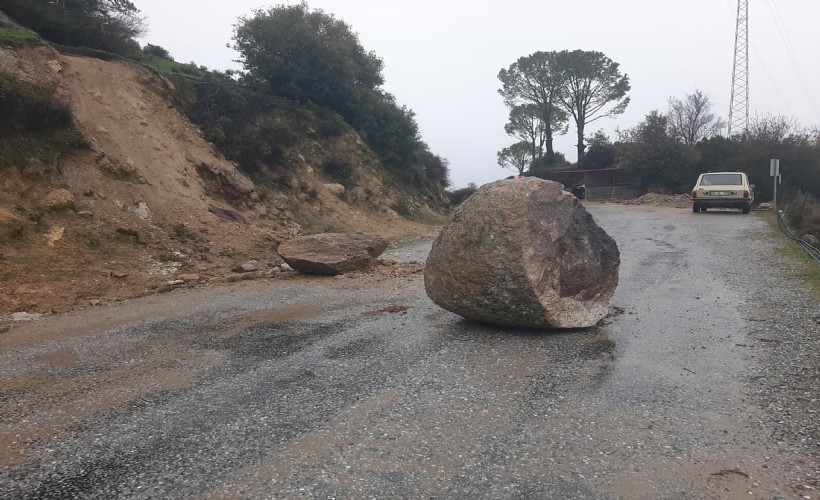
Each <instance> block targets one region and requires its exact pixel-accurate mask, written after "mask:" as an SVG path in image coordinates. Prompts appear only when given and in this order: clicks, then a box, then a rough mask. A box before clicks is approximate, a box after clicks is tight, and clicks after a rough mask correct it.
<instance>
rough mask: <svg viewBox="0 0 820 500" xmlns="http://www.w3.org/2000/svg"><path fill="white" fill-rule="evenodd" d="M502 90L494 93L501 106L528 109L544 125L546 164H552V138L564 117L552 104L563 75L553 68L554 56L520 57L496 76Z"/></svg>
mask: <svg viewBox="0 0 820 500" xmlns="http://www.w3.org/2000/svg"><path fill="white" fill-rule="evenodd" d="M498 79H499V80H501V84H502V87H501V89H499V90H498V93H499V94H501V96H502V97H503V98H504V103H505V104H506V105H507V106H508V107H510V108H515V107H516V106H518V105H532V106H535V108H536V109H538V110H539V111H540V114H541V116H540V119H541V122H542V123H543V124H544V135H545V144H546V148H547V151H546V161H547V163H548V164H549V165H552V164H553V163H555V150H554V149H553V147H552V138H553V134H555V133H562V132H561V131H562V130H563V131H564V132H566V129H565V128H564V124H565V123H566V122H567V119H568V117H567V115H566V113H564V112H563V111H562V110H561V109H559V108H558V107H557V106H556V100H557V99H558V95H559V93H560V92H561V88H562V85H563V75H562V73H561V72H560V71H558V68H557V67H556V61H555V52H535V53H533V54H530V55H529V56H526V57H521V58H519V59H518V61H516V62H514V63H513V64H511V65H510V67H509V68H507V69H502V70H501V71H500V72H499V73H498Z"/></svg>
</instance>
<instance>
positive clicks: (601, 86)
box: [554, 50, 631, 163]
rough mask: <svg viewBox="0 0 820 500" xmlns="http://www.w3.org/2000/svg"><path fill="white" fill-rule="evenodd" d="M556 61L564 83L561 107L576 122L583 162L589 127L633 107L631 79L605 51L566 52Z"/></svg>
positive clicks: (579, 150)
mask: <svg viewBox="0 0 820 500" xmlns="http://www.w3.org/2000/svg"><path fill="white" fill-rule="evenodd" d="M554 61H555V62H554V64H555V69H554V71H556V72H557V73H558V74H560V75H561V82H562V86H561V92H560V93H559V94H558V100H557V104H558V106H560V107H561V108H562V109H563V110H564V111H565V112H567V113H568V114H569V115H570V116H572V118H573V119H574V120H575V126H576V129H577V133H578V144H577V146H576V147H577V148H578V163H581V162H583V158H584V149H585V146H584V129H585V127H586V125H587V124H588V123H591V122H593V121H595V120H598V119H599V118H604V117H612V116H615V115H619V114H621V113H623V112H624V110H625V109H626V107H627V105H629V97H627V95H626V93H627V92H629V90H630V88H631V87H630V85H629V76H627V75H621V72H620V69H619V67H620V65H619V64H618V63H616V62H614V61H612V59H610V58H608V57H607V56H605V55H604V54H602V53H601V52H596V51H584V50H574V51H572V52H569V51H566V50H564V51H561V52H559V53H557V54H556V55H555V58H554ZM610 105H611V107H608V106H610Z"/></svg>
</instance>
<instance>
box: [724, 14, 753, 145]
mask: <svg viewBox="0 0 820 500" xmlns="http://www.w3.org/2000/svg"><path fill="white" fill-rule="evenodd" d="M748 127H749V0H737V27H736V28H735V63H734V67H733V68H732V102H731V103H730V104H729V130H728V134H727V135H728V137H732V133H733V132H734V133H735V134H737V133H745V132H746V130H747V129H748Z"/></svg>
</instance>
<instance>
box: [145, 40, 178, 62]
mask: <svg viewBox="0 0 820 500" xmlns="http://www.w3.org/2000/svg"><path fill="white" fill-rule="evenodd" d="M142 51H143V52H144V53H146V54H148V55H152V56H157V57H162V58H163V59H170V60H171V61H173V60H174V58H173V57H171V53H170V52H168V51H167V50H166V49H165V48H163V47H160V46H159V45H151V44H150V43H148V44H146V45H145V47H143V48H142Z"/></svg>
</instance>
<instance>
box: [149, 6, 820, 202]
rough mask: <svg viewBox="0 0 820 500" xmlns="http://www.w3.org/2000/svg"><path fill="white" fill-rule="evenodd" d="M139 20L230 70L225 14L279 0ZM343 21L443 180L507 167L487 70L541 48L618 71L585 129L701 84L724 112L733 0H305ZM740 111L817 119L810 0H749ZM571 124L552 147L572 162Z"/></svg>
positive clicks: (622, 123)
mask: <svg viewBox="0 0 820 500" xmlns="http://www.w3.org/2000/svg"><path fill="white" fill-rule="evenodd" d="M134 3H135V4H136V5H137V7H138V8H139V9H140V10H141V11H142V13H143V14H145V15H146V16H147V18H148V26H149V32H148V34H147V35H146V36H145V38H144V39H142V40H141V41H142V42H143V43H146V42H150V43H153V44H155V45H161V46H163V47H165V48H166V49H168V50H169V51H170V52H171V55H172V56H173V57H174V58H175V59H176V60H177V61H180V62H189V61H194V62H196V63H197V64H199V65H205V66H208V67H209V68H213V69H227V68H238V67H239V66H238V65H237V64H236V63H234V62H232V61H233V60H235V59H236V58H237V54H236V53H235V52H234V51H233V50H231V49H228V48H227V47H226V44H228V43H230V41H231V36H232V33H233V28H232V25H233V24H234V23H235V22H236V19H237V17H239V16H243V15H250V14H251V12H252V10H254V9H257V8H266V7H268V6H271V5H275V4H278V3H289V4H294V3H297V2H295V1H293V0H291V1H289V2H275V1H274V2H260V1H258V0H257V1H252V0H233V1H231V2H225V1H223V0H173V1H171V2H169V1H167V0H134ZM309 5H310V7H311V8H314V9H316V8H321V9H323V10H325V11H326V12H329V13H332V14H334V15H336V17H339V18H342V19H344V20H345V21H346V22H347V23H348V24H349V25H351V26H352V27H353V29H354V30H355V31H356V32H358V33H359V39H360V40H361V42H362V45H364V47H365V48H366V49H368V50H372V51H374V52H376V54H378V55H379V57H381V58H382V59H383V60H384V63H385V71H384V74H385V78H386V84H385V88H386V90H388V91H389V92H391V93H393V94H394V95H395V96H396V98H397V100H398V102H399V103H401V104H406V105H407V106H409V107H410V108H412V109H413V110H414V111H415V112H416V115H417V120H418V123H419V125H420V126H421V129H422V135H423V138H424V140H425V141H426V142H427V144H429V146H430V149H431V150H432V151H433V152H434V153H436V154H438V155H440V156H442V157H444V158H446V159H448V160H449V161H450V171H451V174H450V177H451V180H452V181H453V186H454V187H463V186H466V185H467V183H469V182H475V183H476V184H479V185H481V184H483V183H486V182H489V181H493V180H496V179H500V178H503V177H506V176H507V175H510V174H511V172H510V171H507V170H503V169H502V168H501V167H499V166H498V165H497V164H496V152H497V151H498V150H500V149H501V148H503V147H506V146H509V145H510V144H512V142H513V139H511V138H510V137H508V136H507V135H506V134H505V133H504V124H505V123H506V121H507V112H508V111H507V108H506V107H505V106H504V105H503V103H502V101H501V97H500V96H499V95H498V93H497V90H498V88H499V81H498V79H497V75H498V72H499V70H500V69H501V68H505V67H508V66H509V65H510V64H512V63H513V62H515V60H516V59H518V58H519V57H521V56H524V55H528V54H531V53H532V52H535V51H538V50H543V51H550V50H564V49H567V50H574V49H583V50H597V51H600V52H603V53H604V54H606V55H607V56H609V57H610V58H611V59H613V60H614V61H616V62H618V63H620V65H621V70H622V72H624V73H626V74H628V75H629V78H630V81H631V84H632V91H631V92H630V96H631V98H632V102H631V104H630V105H629V108H628V109H627V111H626V113H624V114H623V115H621V116H619V117H617V118H615V119H608V118H605V119H601V120H599V121H596V122H594V123H592V124H589V125H588V126H587V128H586V131H587V135H592V134H593V133H594V132H595V131H597V130H599V129H604V130H605V131H606V132H607V133H608V134H609V135H610V137H611V138H613V139H614V131H615V130H616V129H618V128H620V129H626V128H629V127H632V126H634V125H636V124H637V123H638V122H640V121H641V120H642V119H643V117H644V116H645V115H646V114H647V113H648V112H649V111H651V110H653V109H658V110H660V111H664V112H665V111H666V109H667V101H668V99H669V97H677V98H683V97H684V96H685V94H687V93H691V92H692V91H693V90H694V89H695V88H699V89H701V90H702V91H704V92H705V93H706V94H707V95H708V96H709V97H710V98H711V99H712V101H713V103H714V104H715V106H716V109H715V111H716V112H718V113H719V114H720V115H721V116H722V117H723V118H724V119H726V118H727V117H726V115H727V114H728V110H729V98H730V92H731V88H730V84H731V75H732V61H733V50H734V30H735V16H736V12H737V1H736V0H677V1H674V0H619V1H613V0H574V1H573V0H566V1H561V2H559V1H553V0H540V1H534V0H506V1H502V2H499V1H485V0H474V1H472V2H469V3H468V2H463V1H456V0H413V1H384V0H383V1H376V0H313V1H310V2H309ZM749 8H750V16H749V17H750V23H749V24H750V35H749V37H750V41H751V49H750V55H749V59H750V102H751V114H752V115H754V114H759V115H762V114H766V113H773V114H783V115H786V116H790V117H794V118H796V119H797V120H798V121H799V122H800V123H801V124H803V125H805V126H818V125H820V85H817V82H818V81H820V65H818V64H817V60H818V56H820V53H818V51H820V29H818V27H817V21H818V20H819V19H820V1H818V0H749ZM574 133H575V132H574V124H570V129H569V132H568V133H567V134H566V135H565V136H560V137H558V138H557V139H556V141H555V148H556V150H557V151H560V152H562V153H564V154H566V155H567V158H569V159H570V160H574V159H575V149H574V144H575V140H574Z"/></svg>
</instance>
